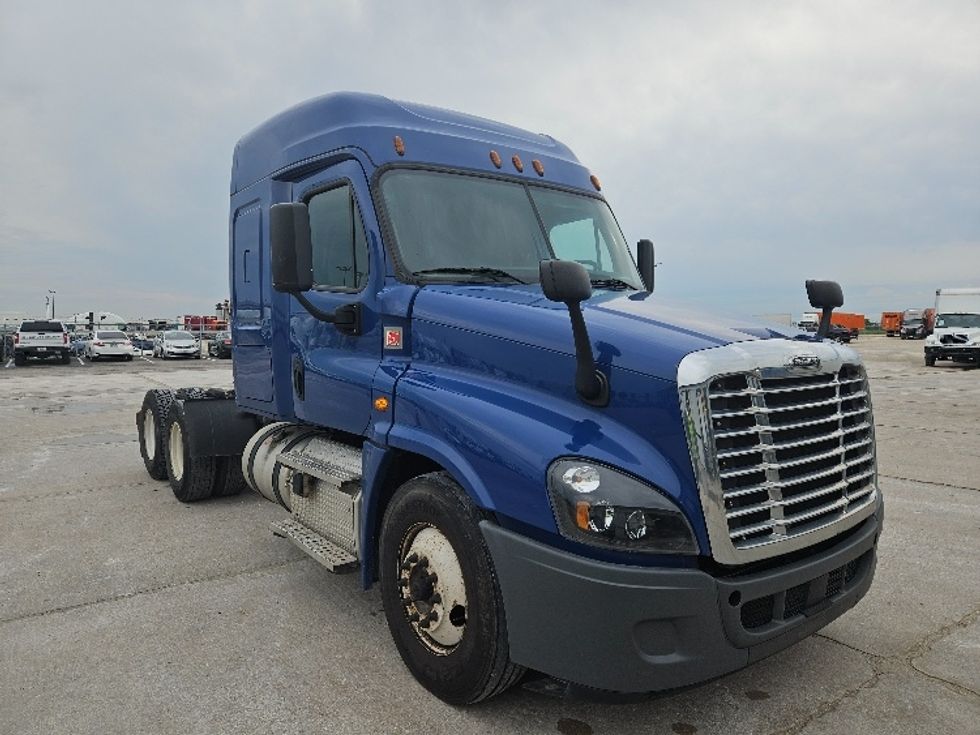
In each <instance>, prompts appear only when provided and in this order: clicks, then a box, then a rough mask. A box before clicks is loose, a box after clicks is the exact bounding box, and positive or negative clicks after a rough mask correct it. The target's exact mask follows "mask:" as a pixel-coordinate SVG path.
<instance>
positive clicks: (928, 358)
mask: <svg viewBox="0 0 980 735" xmlns="http://www.w3.org/2000/svg"><path fill="white" fill-rule="evenodd" d="M935 364H936V358H935V356H933V355H926V367H933V366H935Z"/></svg>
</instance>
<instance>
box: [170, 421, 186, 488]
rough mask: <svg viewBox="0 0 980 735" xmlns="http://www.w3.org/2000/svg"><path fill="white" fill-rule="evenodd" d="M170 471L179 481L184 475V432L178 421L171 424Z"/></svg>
mask: <svg viewBox="0 0 980 735" xmlns="http://www.w3.org/2000/svg"><path fill="white" fill-rule="evenodd" d="M170 473H171V474H172V475H173V478H174V480H175V481H177V482H180V481H181V480H182V479H183V477H184V432H183V431H182V430H181V428H180V424H178V423H177V422H176V421H174V422H173V423H172V424H171V425H170Z"/></svg>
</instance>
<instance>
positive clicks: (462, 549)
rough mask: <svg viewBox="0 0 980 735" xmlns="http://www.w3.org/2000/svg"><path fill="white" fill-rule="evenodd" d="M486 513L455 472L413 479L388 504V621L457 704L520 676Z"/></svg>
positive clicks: (405, 655)
mask: <svg viewBox="0 0 980 735" xmlns="http://www.w3.org/2000/svg"><path fill="white" fill-rule="evenodd" d="M480 520H481V516H480V512H479V510H478V509H477V508H476V506H475V505H474V504H473V502H472V501H471V500H470V499H469V497H468V496H467V495H466V493H465V492H464V491H463V489H462V488H461V487H460V486H459V485H458V484H456V482H454V481H453V480H452V478H450V477H449V476H448V475H447V474H446V473H442V472H440V473H433V474H428V475H422V476H421V477H417V478H415V479H413V480H410V481H409V482H407V483H405V484H404V485H403V486H402V487H401V488H399V490H398V491H397V493H396V494H395V496H394V497H393V498H392V500H391V503H390V504H389V505H388V508H387V510H386V511H385V515H384V521H383V522H382V527H381V542H380V547H381V548H380V553H379V564H380V574H379V576H380V581H381V597H382V601H383V603H384V610H385V616H386V618H387V619H388V628H389V629H390V630H391V635H392V638H394V641H395V646H396V647H397V648H398V652H399V654H401V657H402V660H403V661H404V662H405V665H406V666H407V667H408V669H409V670H410V671H411V672H412V674H413V675H414V676H415V678H416V679H417V680H418V681H419V683H420V684H422V686H424V687H425V688H426V689H428V690H429V691H430V692H432V693H433V694H435V695H436V696H437V697H439V698H440V699H442V700H443V701H445V702H448V703H449V704H472V703H474V702H479V701H480V700H483V699H487V698H489V697H493V696H496V695H497V694H500V693H501V692H503V691H504V690H505V689H507V688H508V687H510V686H511V685H513V684H514V683H515V682H516V681H517V680H518V679H519V678H520V677H521V675H522V674H523V673H524V668H523V667H521V666H518V665H516V664H513V663H512V662H511V661H510V657H509V648H508V643H507V625H506V620H505V615H504V606H503V600H502V598H501V595H500V588H499V587H498V585H497V580H496V575H495V573H494V569H493V561H492V559H491V558H490V552H489V550H488V549H487V546H486V543H485V542H484V540H483V535H482V534H481V533H480V529H479V526H478V524H479V522H480Z"/></svg>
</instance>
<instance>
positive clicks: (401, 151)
mask: <svg viewBox="0 0 980 735" xmlns="http://www.w3.org/2000/svg"><path fill="white" fill-rule="evenodd" d="M395 153H397V154H398V155H399V156H404V155H405V141H404V140H402V136H400V135H396V136H395Z"/></svg>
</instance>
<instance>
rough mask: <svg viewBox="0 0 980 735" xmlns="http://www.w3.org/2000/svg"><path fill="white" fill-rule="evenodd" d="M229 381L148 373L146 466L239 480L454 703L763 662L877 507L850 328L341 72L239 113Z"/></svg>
mask: <svg viewBox="0 0 980 735" xmlns="http://www.w3.org/2000/svg"><path fill="white" fill-rule="evenodd" d="M229 233H230V249H229V261H228V263H229V270H230V274H231V294H232V320H231V322H232V335H233V371H234V391H223V390H212V389H204V388H199V389H187V390H179V391H166V390H154V391H150V392H148V393H147V395H146V397H145V400H144V403H143V407H142V408H141V410H140V412H139V413H138V415H137V427H138V430H139V435H140V449H141V453H142V455H143V459H144V462H145V464H146V467H147V470H148V471H149V472H150V474H151V476H153V477H155V478H157V479H169V482H170V485H171V487H172V488H173V491H174V493H175V495H176V496H177V498H178V499H179V500H181V501H185V502H189V501H195V500H202V499H204V498H207V497H213V496H216V495H227V494H233V493H237V492H239V491H240V490H242V488H243V487H244V486H245V485H246V484H247V485H248V486H250V487H251V488H252V489H254V490H256V491H257V492H259V493H261V494H262V495H263V496H265V497H266V498H268V499H269V500H272V501H273V502H275V503H277V504H279V505H281V506H282V507H283V508H284V509H285V510H286V511H287V513H284V514H283V515H282V517H281V518H279V519H277V520H276V521H275V522H274V523H273V524H272V531H273V533H275V534H276V535H278V536H281V537H284V538H287V539H289V540H291V541H292V542H294V543H295V544H297V545H298V546H299V547H300V548H302V549H303V550H304V551H305V552H306V553H308V554H309V555H310V556H312V557H313V558H315V559H316V560H318V561H319V562H320V563H322V564H323V565H324V566H326V567H327V568H328V569H329V570H331V571H334V572H342V571H357V572H358V573H359V575H360V581H361V583H362V584H363V586H364V587H365V588H368V587H370V586H372V585H374V584H379V585H380V592H381V596H382V599H383V604H384V609H385V613H386V617H387V620H388V626H389V629H390V632H391V635H392V637H393V639H394V642H395V645H396V647H397V649H398V651H399V653H400V654H401V656H402V658H403V660H404V662H405V664H406V665H407V667H408V668H409V669H410V670H411V672H412V674H413V675H414V676H415V677H416V678H417V679H418V681H419V682H421V684H422V685H424V686H425V687H426V688H427V689H429V690H430V691H431V692H433V693H434V694H435V695H436V696H438V697H440V698H442V699H444V700H445V701H447V702H451V703H455V704H468V703H473V702H477V701H480V700H481V699H485V698H487V697H490V696H493V695H495V694H498V693H500V692H502V691H504V690H505V689H506V688H507V687H509V686H511V685H512V684H514V683H515V682H516V681H517V680H518V679H520V678H521V676H522V675H523V674H524V672H525V671H527V670H533V671H536V672H542V673H544V674H547V675H550V676H551V677H554V678H556V679H558V680H561V681H563V682H567V683H568V685H569V687H571V688H573V689H583V688H584V689H588V690H602V691H612V692H628V693H635V692H647V691H656V690H663V689H669V688H674V687H680V686H685V685H689V684H692V683H695V682H699V681H703V680H706V679H709V678H711V677H716V676H719V675H722V674H725V673H726V672H730V671H733V670H736V669H738V668H741V667H743V666H746V665H747V664H750V663H752V662H754V661H757V660H759V659H761V658H763V657H765V656H767V655H769V654H771V653H773V652H775V651H778V650H780V649H782V648H784V647H786V646H788V645H790V644H792V643H793V642H795V641H798V640H800V639H801V638H803V637H805V636H807V635H809V634H811V633H813V632H814V631H816V630H817V629H819V628H821V627H822V626H824V625H826V624H827V623H828V622H830V621H831V620H833V619H835V618H836V617H838V616H839V615H841V614H842V613H843V612H844V611H845V610H847V609H849V608H850V607H851V606H853V605H854V604H855V603H856V602H857V601H858V600H859V599H860V598H861V597H862V596H863V595H864V594H865V592H866V591H867V590H868V588H869V586H870V584H871V580H872V577H873V574H874V568H875V561H876V547H877V541H878V536H879V533H880V530H881V524H882V503H881V498H880V494H879V490H878V483H877V474H876V459H875V444H874V423H873V420H872V409H871V400H870V397H869V393H868V381H867V378H866V375H865V371H864V369H863V367H862V364H861V360H860V358H859V356H858V355H857V354H856V353H855V352H853V351H851V350H850V349H849V348H847V347H844V346H841V345H838V344H834V343H832V342H829V341H826V340H824V339H823V336H824V335H825V333H826V328H827V327H828V326H829V317H830V313H831V311H832V309H833V308H834V307H836V306H839V305H840V304H841V302H842V297H841V294H840V289H839V287H837V286H836V284H833V283H832V282H808V283H807V287H808V290H809V292H810V298H811V303H812V304H813V305H814V306H815V307H817V308H820V309H823V313H824V322H825V323H824V325H823V327H822V330H821V331H820V332H818V333H817V334H816V335H812V334H811V335H803V334H794V333H780V332H778V331H775V330H773V329H768V328H764V327H760V326H756V325H751V324H723V323H721V322H719V321H718V320H716V319H714V318H699V317H697V316H694V315H692V314H690V313H689V312H688V311H682V310H678V309H675V308H672V307H670V306H669V305H668V304H666V303H664V302H663V301H662V300H660V299H658V298H657V297H655V296H654V295H653V293H652V292H653V274H654V269H653V246H652V245H651V243H650V242H649V241H645V240H641V241H640V242H639V243H638V245H637V248H636V258H635V259H634V257H633V256H632V255H631V253H630V250H629V248H628V247H627V244H626V241H625V240H624V238H623V235H622V233H621V231H620V229H619V226H618V224H617V222H616V220H615V218H614V217H613V214H612V211H611V210H610V208H609V206H608V205H607V203H606V201H605V200H604V198H603V196H602V192H601V184H600V181H599V179H598V178H597V177H596V176H595V175H593V174H592V173H591V172H590V171H589V170H588V169H587V168H586V167H584V166H583V165H582V164H581V163H579V161H578V160H577V159H576V157H575V156H574V154H573V153H572V152H571V151H570V150H569V149H568V148H567V147H565V146H564V145H563V144H561V143H560V142H558V141H557V140H555V139H554V138H551V137H550V136H547V135H540V134H535V133H530V132H527V131H525V130H521V129H518V128H514V127H510V126H507V125H503V124H500V123H496V122H492V121H490V120H486V119H482V118H477V117H473V116H469V115H464V114H460V113H456V112H451V111H448V110H442V109H435V108H432V107H427V106H422V105H418V104H411V103H406V102H396V101H393V100H390V99H387V98H384V97H380V96H373V95H364V94H352V93H341V94H333V95H328V96H325V97H320V98H317V99H314V100H311V101H308V102H305V103H303V104H300V105H298V106H296V107H294V108H292V109H289V110H287V111H285V112H283V113H281V114H280V115H278V116H276V117H274V118H272V119H271V120H269V121H267V122H266V123H264V124H263V125H261V126H259V127H258V128H257V129H255V130H254V131H252V132H251V133H249V134H248V135H246V136H245V137H244V138H242V139H241V141H239V143H238V145H237V146H236V148H235V153H234V162H233V168H232V176H231V212H230V222H229Z"/></svg>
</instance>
